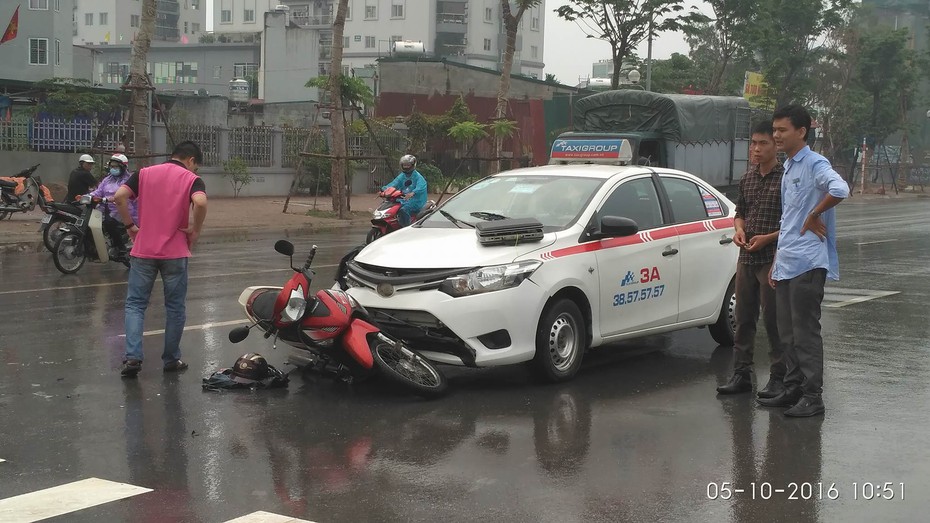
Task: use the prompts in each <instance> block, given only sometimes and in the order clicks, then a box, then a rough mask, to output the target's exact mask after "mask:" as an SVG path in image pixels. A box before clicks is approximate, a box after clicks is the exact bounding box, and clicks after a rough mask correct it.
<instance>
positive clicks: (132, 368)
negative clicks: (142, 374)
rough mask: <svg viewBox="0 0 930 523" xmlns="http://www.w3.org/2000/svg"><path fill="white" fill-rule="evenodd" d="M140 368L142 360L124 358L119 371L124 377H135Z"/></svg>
mask: <svg viewBox="0 0 930 523" xmlns="http://www.w3.org/2000/svg"><path fill="white" fill-rule="evenodd" d="M141 370H142V362H141V361H139V360H126V361H124V362H123V366H122V367H121V368H120V370H119V373H120V375H121V376H123V377H124V378H135V377H136V375H137V374H139V371H141Z"/></svg>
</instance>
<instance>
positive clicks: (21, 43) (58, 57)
mask: <svg viewBox="0 0 930 523" xmlns="http://www.w3.org/2000/svg"><path fill="white" fill-rule="evenodd" d="M17 8H18V10H19V14H18V23H17V29H16V37H15V38H13V39H12V40H8V41H6V42H4V43H3V44H2V45H0V79H3V80H22V81H27V82H35V81H39V80H45V79H47V78H53V77H71V76H73V75H72V72H73V65H72V52H71V11H72V10H73V9H74V0H23V1H21V2H7V1H2V2H0V32H3V31H5V30H6V28H7V26H8V25H9V24H10V21H11V20H12V19H13V15H14V13H16V12H17Z"/></svg>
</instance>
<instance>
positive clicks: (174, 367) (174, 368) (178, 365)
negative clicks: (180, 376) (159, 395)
mask: <svg viewBox="0 0 930 523" xmlns="http://www.w3.org/2000/svg"><path fill="white" fill-rule="evenodd" d="M187 367H188V365H187V364H186V363H184V362H183V361H181V360H174V361H172V362H171V363H168V364H166V365H165V367H164V368H163V369H162V370H163V371H165V372H180V371H182V370H184V369H186V368H187Z"/></svg>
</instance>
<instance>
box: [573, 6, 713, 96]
mask: <svg viewBox="0 0 930 523" xmlns="http://www.w3.org/2000/svg"><path fill="white" fill-rule="evenodd" d="M555 12H556V13H558V15H559V16H560V17H561V18H564V19H565V20H567V21H569V22H575V23H577V24H578V26H579V27H581V29H582V30H583V31H584V32H585V33H586V34H587V36H588V38H596V39H598V40H604V41H606V42H607V43H609V44H610V56H611V60H612V61H613V64H614V72H613V76H612V77H611V79H610V85H611V89H617V88H618V87H619V86H620V70H621V68H622V67H623V61H624V59H626V58H627V57H628V56H629V55H630V54H631V53H633V51H635V50H636V48H637V47H638V46H639V44H641V43H642V42H643V41H645V40H646V39H647V38H649V36H650V35H651V36H653V37H655V36H656V35H657V34H658V33H661V32H664V31H680V32H684V33H686V34H687V33H690V32H691V31H692V30H693V27H694V24H696V23H699V22H702V21H706V20H707V17H706V16H704V15H702V14H701V13H699V12H698V11H696V10H691V11H688V10H686V9H685V7H684V0H569V2H568V3H567V4H566V5H563V6H560V7H559V8H558V9H556V10H555Z"/></svg>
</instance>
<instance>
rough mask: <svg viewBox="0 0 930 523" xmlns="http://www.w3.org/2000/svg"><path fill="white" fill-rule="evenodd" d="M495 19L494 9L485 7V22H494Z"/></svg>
mask: <svg viewBox="0 0 930 523" xmlns="http://www.w3.org/2000/svg"><path fill="white" fill-rule="evenodd" d="M493 19H494V8H492V7H485V8H484V21H485V22H490V21H491V20H493Z"/></svg>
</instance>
